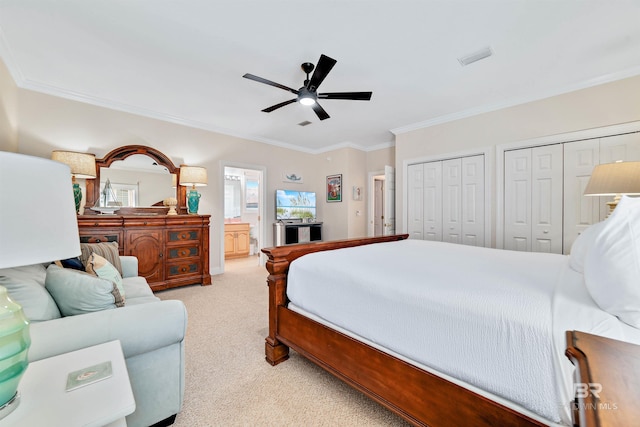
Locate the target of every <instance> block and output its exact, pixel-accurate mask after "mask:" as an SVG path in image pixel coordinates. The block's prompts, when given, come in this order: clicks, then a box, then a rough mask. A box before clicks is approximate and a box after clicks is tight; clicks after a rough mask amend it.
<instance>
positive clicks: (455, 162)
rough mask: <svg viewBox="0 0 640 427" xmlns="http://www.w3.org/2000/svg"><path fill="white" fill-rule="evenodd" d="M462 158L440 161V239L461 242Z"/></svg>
mask: <svg viewBox="0 0 640 427" xmlns="http://www.w3.org/2000/svg"><path fill="white" fill-rule="evenodd" d="M461 202H462V159H459V158H458V159H451V160H444V161H443V162H442V240H443V241H445V242H450V243H462V225H461V222H462V203H461Z"/></svg>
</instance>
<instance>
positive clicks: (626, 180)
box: [584, 162, 640, 196]
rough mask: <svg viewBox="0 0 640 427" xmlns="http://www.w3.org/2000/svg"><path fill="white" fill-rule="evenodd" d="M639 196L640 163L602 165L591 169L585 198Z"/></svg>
mask: <svg viewBox="0 0 640 427" xmlns="http://www.w3.org/2000/svg"><path fill="white" fill-rule="evenodd" d="M618 194H632V195H634V194H640V162H616V163H604V164H601V165H597V166H596V167H595V168H593V172H592V173H591V178H589V182H588V183H587V187H586V188H585V190H584V195H585V196H615V195H618Z"/></svg>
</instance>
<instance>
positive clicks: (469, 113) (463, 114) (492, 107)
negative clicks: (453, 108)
mask: <svg viewBox="0 0 640 427" xmlns="http://www.w3.org/2000/svg"><path fill="white" fill-rule="evenodd" d="M637 75H640V67H633V68H629V69H627V70H624V71H619V72H615V73H610V74H606V75H604V76H600V77H596V78H594V79H590V80H586V81H584V82H581V83H577V84H574V85H569V86H565V87H564V88H561V89H558V90H554V91H548V92H544V93H542V94H540V95H538V96H534V97H522V98H514V99H510V100H507V101H504V102H499V103H496V104H489V105H482V106H480V107H477V108H471V109H468V110H464V111H459V112H456V113H452V114H445V115H444V116H439V117H435V118H433V119H429V120H425V121H422V122H418V123H414V124H410V125H406V126H401V127H398V128H395V129H391V133H393V134H394V135H396V136H397V135H400V134H403V133H407V132H411V131H414V130H418V129H425V128H428V127H431V126H436V125H440V124H443V123H448V122H453V121H456V120H460V119H466V118H468V117H473V116H477V115H479V114H484V113H490V112H492V111H498V110H502V109H505V108H509V107H515V106H518V105H522V104H527V103H529V102H535V101H540V100H542V99H546V98H551V97H554V96H558V95H563V94H566V93H571V92H575V91H578V90H581V89H587V88H590V87H594V86H599V85H602V84H605V83H612V82H615V81H618V80H623V79H626V78H629V77H635V76H637Z"/></svg>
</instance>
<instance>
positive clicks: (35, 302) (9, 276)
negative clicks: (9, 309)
mask: <svg viewBox="0 0 640 427" xmlns="http://www.w3.org/2000/svg"><path fill="white" fill-rule="evenodd" d="M46 274H47V273H46V269H45V266H44V265H43V264H35V265H27V266H24V267H13V268H5V269H2V270H0V285H1V286H4V287H5V288H7V292H8V293H9V297H10V298H11V299H12V300H13V301H15V302H17V303H18V304H20V305H21V306H22V311H23V312H24V315H25V316H26V317H27V319H29V321H31V322H43V321H45V320H52V319H57V318H59V317H61V316H60V310H58V306H57V305H56V303H55V301H54V300H53V298H51V295H49V292H47V290H46V289H45V288H44V281H45V277H46Z"/></svg>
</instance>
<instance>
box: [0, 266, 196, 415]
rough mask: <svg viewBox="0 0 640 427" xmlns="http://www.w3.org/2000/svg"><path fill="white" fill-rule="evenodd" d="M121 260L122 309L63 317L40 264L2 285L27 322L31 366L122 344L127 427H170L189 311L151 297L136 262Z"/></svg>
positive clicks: (4, 278)
mask: <svg viewBox="0 0 640 427" xmlns="http://www.w3.org/2000/svg"><path fill="white" fill-rule="evenodd" d="M120 260H121V263H122V273H123V285H124V289H125V296H126V303H125V306H124V307H121V308H115V309H108V310H102V311H97V312H93V313H87V314H81V315H76V316H68V317H61V316H60V312H59V311H58V309H57V306H56V304H55V301H54V300H53V299H52V298H51V295H50V294H49V293H48V292H47V290H46V288H45V278H46V265H41V264H38V265H32V266H27V267H18V268H10V269H0V285H2V286H4V287H5V288H7V291H8V293H9V295H10V297H11V298H12V299H13V300H14V301H16V302H17V303H19V304H20V305H22V308H23V311H24V313H25V315H26V316H27V318H29V319H30V323H31V326H30V332H31V347H30V349H29V360H30V361H36V360H40V359H44V358H47V357H51V356H55V355H58V354H63V353H67V352H70V351H74V350H78V349H81V348H84V347H89V346H92V345H97V344H101V343H105V342H108V341H113V340H120V343H121V344H122V350H123V353H124V356H125V359H126V364H127V369H128V371H129V379H130V381H131V387H132V389H133V395H134V398H135V401H136V410H135V412H134V413H133V414H131V415H129V416H128V417H127V425H128V426H129V427H148V426H151V425H156V424H157V425H169V424H171V423H173V420H174V419H175V415H176V414H177V413H178V412H179V411H180V409H181V407H182V400H183V395H184V338H185V333H186V328H187V311H186V309H185V306H184V304H183V303H182V302H181V301H177V300H171V301H161V300H160V299H159V298H157V297H156V296H154V295H153V293H152V292H151V289H150V288H149V285H148V284H147V282H146V280H145V279H144V278H143V277H138V275H137V274H138V260H137V258H135V257H131V256H121V257H120ZM56 312H57V316H56Z"/></svg>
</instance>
